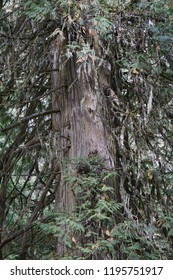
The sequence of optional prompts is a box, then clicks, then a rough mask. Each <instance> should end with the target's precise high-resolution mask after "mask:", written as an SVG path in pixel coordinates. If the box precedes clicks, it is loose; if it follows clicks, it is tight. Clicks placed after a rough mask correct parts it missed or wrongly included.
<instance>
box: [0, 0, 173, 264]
mask: <svg viewBox="0 0 173 280" xmlns="http://www.w3.org/2000/svg"><path fill="white" fill-rule="evenodd" d="M0 21H1V23H2V24H1V27H0V45H1V48H0V55H1V58H0V69H1V70H0V252H1V253H0V258H1V259H57V258H58V256H57V255H56V252H55V248H56V239H57V238H59V237H60V238H61V240H63V242H64V243H65V245H66V248H67V251H66V253H65V254H64V256H63V258H65V259H67V258H68V259H172V258H173V250H172V248H173V165H172V159H173V158H172V155H173V153H172V143H173V134H172V129H173V123H172V119H173V102H172V100H173V78H172V77H173V75H172V73H173V47H172V46H173V7H172V2H171V1H170V0H162V1H160V0H154V1H147V0H139V1H133V0H127V1H118V0H117V1H101V0H94V1H89V0H87V1H73V0H69V1H64V0H59V1H54V0H51V1H41V0H40V1H36V0H35V1H31V0H27V1H22V0H16V1H6V3H5V4H4V6H3V7H2V8H1V9H0ZM58 36H61V37H62V38H66V45H65V47H64V48H65V51H64V56H65V63H67V62H68V61H69V60H70V59H71V58H73V57H75V58H76V59H77V62H78V64H80V67H79V68H78V74H79V76H80V75H81V73H82V71H84V72H85V71H86V69H87V71H88V72H89V69H91V67H92V65H91V61H92V59H95V61H96V69H95V70H96V71H97V72H98V73H99V71H100V72H101V71H102V66H103V65H107V64H106V63H107V62H108V65H110V66H111V81H110V88H109V89H107V88H105V89H104V92H100V94H101V95H102V96H103V98H104V100H105V102H106V104H107V106H108V108H110V112H109V113H107V112H106V113H105V118H107V119H108V120H109V129H110V135H111V137H113V138H114V139H115V140H116V155H117V156H116V166H117V167H116V169H115V170H107V169H106V167H105V164H104V161H102V159H100V158H99V157H98V156H97V155H94V156H92V157H82V156H81V157H77V158H73V159H71V161H70V162H69V159H68V158H63V164H64V173H63V178H64V184H69V185H70V186H71V189H72V191H73V193H74V196H75V198H76V208H75V211H74V213H69V212H68V211H64V212H58V211H55V204H56V201H55V193H56V189H57V187H58V184H59V182H58V176H59V174H60V169H59V164H60V162H56V156H55V147H54V139H55V137H58V136H57V135H58V133H59V131H56V133H54V132H53V130H52V117H53V116H54V115H55V114H57V113H58V112H55V111H53V110H52V93H53V89H52V77H51V74H52V65H51V61H52V60H51V57H52V56H53V55H54V54H53V53H51V46H52V44H54V42H56V39H57V37H58ZM63 58H64V57H63ZM62 67H63V65H62ZM53 71H56V69H53ZM103 83H104V81H103ZM66 87H67V85H66V84H65V85H64V88H66ZM102 88H104V86H102ZM58 90H60V89H59V88H58V89H57V91H58ZM102 109H103V108H102ZM74 170H76V172H74ZM112 182H113V183H116V186H118V188H119V190H118V191H119V194H120V199H119V200H117V197H116V191H117V190H115V188H114V186H113V184H112Z"/></svg>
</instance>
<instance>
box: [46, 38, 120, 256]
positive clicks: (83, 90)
mask: <svg viewBox="0 0 173 280" xmlns="http://www.w3.org/2000/svg"><path fill="white" fill-rule="evenodd" d="M64 50H65V40H64V39H63V38H62V36H59V38H58V39H57V41H56V42H55V43H54V44H53V45H52V50H51V61H52V69H53V74H52V83H53V89H54V93H53V97H52V107H53V110H57V111H59V113H56V114H53V117H52V128H53V139H54V140H53V141H54V143H53V145H54V155H56V158H54V160H56V161H57V160H58V161H59V162H60V171H61V178H60V184H59V186H58V188H57V192H56V209H57V210H58V211H68V212H71V213H72V212H74V211H75V203H76V201H75V197H74V194H73V191H72V189H71V188H70V185H69V183H68V184H67V183H66V182H64V175H65V169H64V168H65V167H64V164H63V163H64V160H66V162H67V166H68V169H72V165H71V159H73V158H76V157H84V158H88V157H90V156H91V155H97V156H99V158H101V159H102V161H103V162H104V167H105V168H106V169H107V170H114V169H115V166H116V160H115V159H116V150H115V147H116V145H115V140H113V137H112V135H111V130H110V123H109V122H110V119H109V118H110V114H109V108H108V106H107V103H106V97H105V92H106V90H108V89H110V73H111V65H110V64H109V63H108V62H107V61H101V62H100V65H98V63H97V62H96V55H95V54H94V52H93V51H92V50H91V51H92V55H88V56H87V57H85V58H84V59H77V58H76V55H75V54H74V56H73V57H72V58H70V59H65V56H64V52H65V51H64ZM73 172H74V174H77V170H76V169H75V168H73ZM58 180H59V179H58ZM112 183H113V184H114V182H112ZM114 187H115V198H117V199H118V186H114ZM65 253H66V248H65V245H64V244H63V242H62V240H60V239H59V240H58V243H57V255H58V256H59V257H62V256H63V255H64V254H65Z"/></svg>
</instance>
